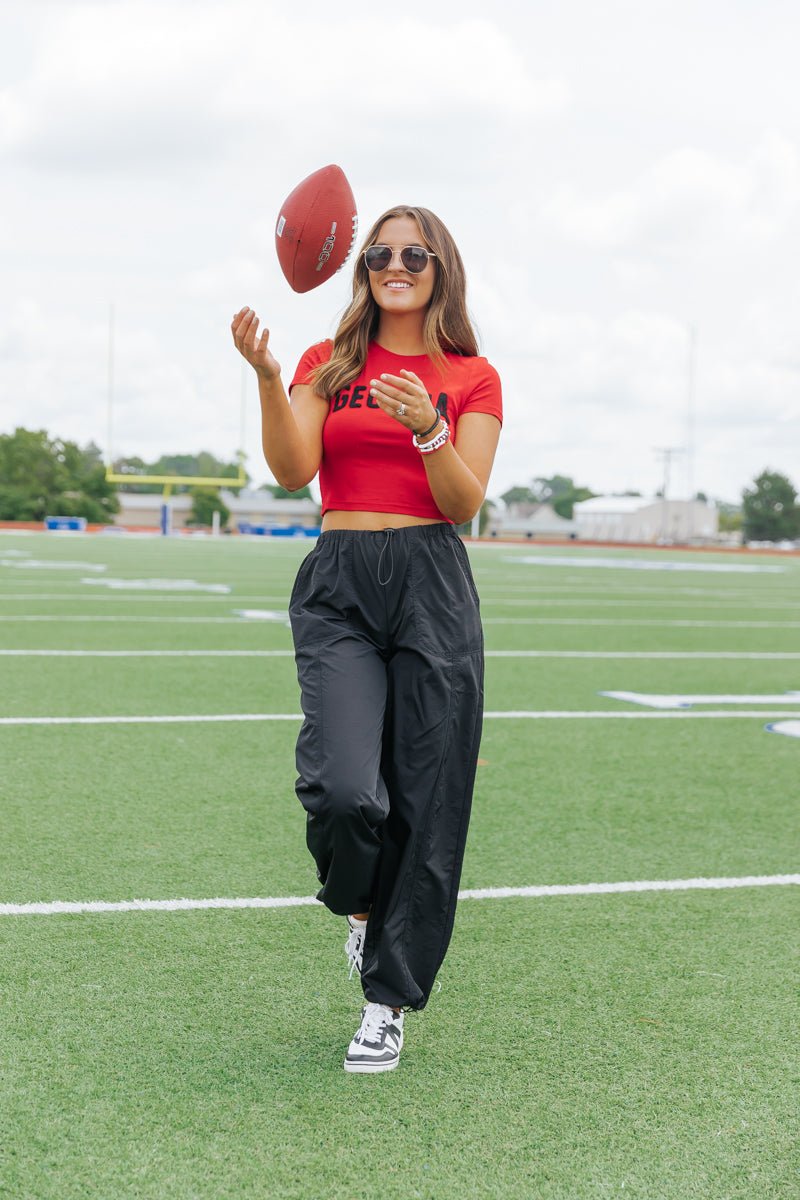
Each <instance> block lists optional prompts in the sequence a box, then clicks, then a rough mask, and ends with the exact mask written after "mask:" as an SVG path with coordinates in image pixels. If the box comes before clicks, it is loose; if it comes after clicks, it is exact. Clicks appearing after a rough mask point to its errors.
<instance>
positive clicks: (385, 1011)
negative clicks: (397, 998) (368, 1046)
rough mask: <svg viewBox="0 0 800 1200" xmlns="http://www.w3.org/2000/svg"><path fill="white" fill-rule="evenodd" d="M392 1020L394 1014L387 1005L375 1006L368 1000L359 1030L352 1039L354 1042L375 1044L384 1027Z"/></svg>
mask: <svg viewBox="0 0 800 1200" xmlns="http://www.w3.org/2000/svg"><path fill="white" fill-rule="evenodd" d="M393 1020H394V1012H393V1011H392V1009H391V1008H389V1006H388V1004H376V1003H375V1002H374V1001H372V1000H370V1001H369V1002H368V1003H367V1004H366V1006H365V1008H364V1016H363V1017H362V1018H361V1028H360V1029H359V1031H358V1033H357V1034H356V1036H355V1038H354V1039H353V1040H354V1041H356V1042H362V1043H363V1042H376V1041H378V1039H379V1038H380V1036H381V1033H382V1032H383V1029H384V1027H385V1026H386V1025H390V1024H391V1023H392V1021H393Z"/></svg>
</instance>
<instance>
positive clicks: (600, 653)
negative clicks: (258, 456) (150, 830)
mask: <svg viewBox="0 0 800 1200" xmlns="http://www.w3.org/2000/svg"><path fill="white" fill-rule="evenodd" d="M0 657H7V658H293V657H294V651H293V650H56V649H49V650H3V649H0ZM486 657H487V658H555V659H560V658H577V659H581V658H586V659H650V660H658V659H663V660H665V661H668V662H669V661H672V660H683V659H689V660H691V659H733V660H745V659H751V660H760V661H766V662H769V661H777V662H787V661H788V662H793V661H800V650H797V651H795V650H487V651H486ZM603 694H604V695H606V694H607V693H603Z"/></svg>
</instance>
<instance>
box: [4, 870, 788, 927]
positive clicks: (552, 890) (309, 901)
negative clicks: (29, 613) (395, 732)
mask: <svg viewBox="0 0 800 1200" xmlns="http://www.w3.org/2000/svg"><path fill="white" fill-rule="evenodd" d="M798 884H800V874H797V875H740V876H733V877H725V876H722V877H713V876H712V877H709V878H704V877H700V878H696V879H640V880H631V881H623V882H619V883H567V884H535V885H533V886H532V887H495V888H466V889H463V890H462V891H460V892H459V893H458V898H459V900H506V899H511V898H513V897H525V898H534V897H545V896H606V895H612V894H614V893H624V892H686V891H719V890H723V889H727V888H751V887H786V886H788V885H798ZM305 906H309V907H310V906H315V907H316V908H318V909H322V904H321V903H320V901H318V900H317V899H316V897H315V896H247V897H229V896H217V897H214V898H213V899H197V900H189V899H176V900H51V901H42V902H34V903H29V904H0V916H3V917H20V916H59V915H61V914H64V913H112V912H113V913H116V912H187V911H191V910H196V909H212V908H216V909H241V908H299V907H305Z"/></svg>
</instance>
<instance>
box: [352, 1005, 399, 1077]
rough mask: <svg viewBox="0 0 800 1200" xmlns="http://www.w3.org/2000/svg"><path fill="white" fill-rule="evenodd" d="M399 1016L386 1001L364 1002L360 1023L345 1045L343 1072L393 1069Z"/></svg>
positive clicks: (396, 1051) (395, 1064)
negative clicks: (347, 1044) (380, 1002)
mask: <svg viewBox="0 0 800 1200" xmlns="http://www.w3.org/2000/svg"><path fill="white" fill-rule="evenodd" d="M403 1017H404V1014H403V1013H401V1012H400V1013H396V1012H395V1011H394V1009H393V1008H390V1007H389V1005H388V1004H374V1003H372V1001H370V1002H368V1003H367V1004H365V1005H364V1007H363V1008H362V1010H361V1026H360V1028H359V1030H358V1033H357V1034H356V1035H355V1037H354V1038H353V1040H352V1042H351V1043H350V1045H349V1046H348V1048H347V1054H346V1056H345V1060H344V1069H345V1071H357V1072H361V1073H366V1072H375V1071H393V1070H394V1068H395V1067H396V1066H397V1064H398V1063H399V1061H400V1051H401V1050H402V1048H403Z"/></svg>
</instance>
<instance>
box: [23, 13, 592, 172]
mask: <svg viewBox="0 0 800 1200" xmlns="http://www.w3.org/2000/svg"><path fill="white" fill-rule="evenodd" d="M287 51H288V52H287ZM568 100H569V95H568V89H567V86H566V83H565V82H564V81H563V79H558V78H548V77H541V78H539V77H534V76H533V75H532V74H531V73H530V71H529V70H528V67H527V65H526V63H525V61H524V59H523V57H522V55H521V54H520V52H519V49H518V48H517V47H516V46H515V44H514V42H513V40H512V39H511V38H509V37H508V36H507V34H505V33H504V32H503V31H502V30H500V29H499V28H497V27H496V26H495V25H494V24H492V23H491V22H490V21H488V20H486V19H483V20H475V19H468V20H461V21H454V22H453V23H452V24H448V25H443V24H440V25H437V24H435V23H434V22H429V21H424V20H419V19H412V18H410V17H405V18H403V17H400V18H398V20H397V21H396V22H395V23H394V24H393V25H392V27H391V29H390V30H387V31H386V32H385V33H384V34H383V35H381V34H379V33H377V31H376V29H375V27H374V26H373V25H372V24H371V23H370V22H365V21H364V20H360V19H357V18H356V17H355V16H350V17H346V18H345V19H344V20H341V19H337V20H336V21H330V20H328V21H327V22H321V21H320V20H318V19H313V18H311V17H310V16H305V17H302V18H300V19H297V18H295V17H294V16H286V15H280V16H276V14H275V13H274V11H272V10H271V8H270V7H269V6H265V5H258V4H257V5H254V4H251V3H243V2H241V0H240V2H238V3H237V2H235V0H234V2H233V3H231V4H227V5H225V6H224V7H223V6H221V5H219V6H211V7H209V6H208V5H203V4H199V5H197V6H191V7H190V8H189V7H187V6H182V5H175V4H167V5H165V4H154V3H152V2H150V3H147V2H144V3H142V2H140V0H136V2H135V3H133V2H124V3H118V4H109V5H106V6H103V7H98V6H95V5H87V4H80V5H67V6H65V7H64V9H63V10H60V9H58V8H56V9H53V10H51V19H50V20H49V21H48V22H47V23H46V24H45V25H44V27H43V30H42V38H41V41H40V43H39V46H38V50H37V52H36V55H35V58H34V61H33V64H32V67H31V70H30V72H29V74H28V75H27V76H25V77H24V78H22V79H20V80H18V81H17V82H16V83H14V84H13V85H11V86H8V87H7V88H5V89H4V90H3V91H2V92H0V152H3V151H4V152H5V154H6V155H9V156H11V157H14V158H16V159H17V160H20V161H24V162H26V163H28V164H29V165H33V166H36V167H38V168H40V169H41V168H51V169H60V170H69V171H70V172H79V171H102V172H113V171H127V172H131V171H137V170H142V169H144V168H147V167H149V168H151V169H154V170H158V171H170V170H175V169H177V168H179V167H180V166H181V165H186V164H189V165H191V164H193V163H203V162H206V163H208V164H212V163H215V162H218V161H219V160H221V159H226V158H230V157H232V156H234V155H235V153H236V151H237V149H239V148H241V147H243V146H247V147H248V148H249V149H250V150H251V152H256V153H258V154H260V155H262V156H266V157H267V158H270V159H272V160H273V161H274V158H275V155H276V154H277V153H280V152H282V151H284V150H286V149H287V148H292V147H294V148H296V147H297V144H298V141H301V142H303V141H305V142H306V143H307V144H308V145H309V146H311V145H312V144H313V143H314V142H315V140H316V143H317V144H318V145H319V147H320V148H319V150H318V151H317V152H316V154H317V157H318V158H320V159H323V160H324V159H325V158H326V157H327V152H326V150H325V149H324V143H325V141H326V140H328V141H330V136H331V134H333V135H334V137H335V138H336V140H337V141H338V142H339V143H340V144H342V143H347V142H348V141H349V143H350V144H356V143H358V142H359V141H361V140H363V137H364V135H365V132H369V130H370V127H372V128H375V127H376V123H377V124H378V125H379V123H380V122H381V120H385V118H386V117H387V115H392V114H394V113H396V112H397V110H398V107H399V106H401V107H402V110H403V112H404V113H405V115H406V119H407V122H408V123H409V125H410V126H412V127H415V126H416V125H417V124H418V123H419V122H423V123H424V124H425V125H426V126H427V129H428V138H429V139H430V143H431V144H432V145H433V146H435V148H436V152H437V153H438V154H441V153H442V150H443V146H442V136H443V134H444V132H445V130H444V126H445V125H446V126H447V135H448V142H449V143H450V145H453V144H459V143H461V144H463V145H464V146H467V145H469V144H470V139H473V138H474V136H475V128H474V125H473V124H471V122H473V123H474V122H475V121H476V120H477V121H478V123H479V124H480V122H481V121H482V120H485V119H486V117H487V116H490V115H491V114H505V115H507V116H508V117H509V118H513V121H514V122H515V123H518V122H519V121H524V120H526V119H529V118H532V119H536V118H538V117H546V116H549V115H551V114H553V113H557V112H559V111H561V110H562V109H563V108H564V107H565V106H566V105H567V103H568ZM444 108H446V109H447V110H448V116H447V118H446V120H442V117H441V114H442V111H443V109H444ZM458 112H461V113H463V120H461V121H460V120H459V119H458V117H457V116H456V114H457V113H458ZM437 127H438V130H437ZM434 130H437V132H434ZM381 142H382V139H381V138H380V135H378V137H376V139H375V148H376V150H377V149H378V147H379V146H380V144H381ZM473 144H474V143H473Z"/></svg>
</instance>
